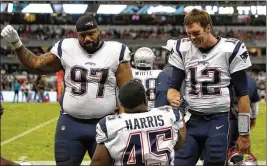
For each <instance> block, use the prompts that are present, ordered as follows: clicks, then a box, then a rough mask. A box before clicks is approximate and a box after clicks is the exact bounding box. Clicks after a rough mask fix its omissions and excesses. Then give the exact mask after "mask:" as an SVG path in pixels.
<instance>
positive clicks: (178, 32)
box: [18, 25, 266, 41]
mask: <svg viewBox="0 0 267 166" xmlns="http://www.w3.org/2000/svg"><path fill="white" fill-rule="evenodd" d="M18 33H19V36H20V37H21V38H28V39H40V40H48V39H57V40H58V39H61V38H72V37H74V38H75V37H77V34H76V33H75V29H74V26H73V28H64V27H62V26H51V25H34V27H33V26H32V25H19V28H18ZM101 33H102V35H103V36H102V37H103V38H104V39H130V40H135V39H160V40H168V39H170V38H173V37H177V38H183V37H186V32H185V29H184V28H183V27H180V26H171V25H169V26H167V25H161V26H157V27H156V28H146V27H141V28H133V27H129V28H125V29H124V30H123V31H119V30H117V29H115V28H108V29H106V30H102V31H101ZM214 34H215V35H216V36H221V37H226V38H238V39H240V40H243V41H247V40H266V31H260V30H257V31H252V30H249V29H247V30H236V29H231V28H227V27H225V30H223V31H222V30H214Z"/></svg>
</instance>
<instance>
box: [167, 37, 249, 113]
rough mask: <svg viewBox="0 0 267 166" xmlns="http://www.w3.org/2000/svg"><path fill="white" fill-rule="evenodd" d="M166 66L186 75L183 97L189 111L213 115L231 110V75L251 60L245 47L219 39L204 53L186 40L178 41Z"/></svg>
mask: <svg viewBox="0 0 267 166" xmlns="http://www.w3.org/2000/svg"><path fill="white" fill-rule="evenodd" d="M173 51H174V52H173V53H172V54H171V56H170V58H169V63H170V64H171V65H173V66H175V67H177V68H179V69H181V70H184V71H185V73H186V78H185V83H186V89H185V98H186V100H187V102H188V103H189V107H190V109H192V110H195V111H200V112H205V113H214V112H228V111H229V109H230V94H229V87H228V86H229V84H230V80H231V77H230V74H232V73H234V72H236V71H240V70H243V69H246V68H248V67H249V66H251V61H250V58H249V54H248V51H247V48H246V46H245V44H244V43H243V42H241V41H239V40H237V39H232V38H230V39H229V38H220V40H219V41H218V43H217V44H216V46H215V47H214V48H213V49H212V50H211V51H210V52H209V53H207V54H205V53H201V52H200V51H199V49H198V48H197V47H195V46H194V45H193V44H192V42H191V41H190V40H189V39H188V38H183V39H181V40H178V41H177V43H176V45H175V46H174V47H173Z"/></svg>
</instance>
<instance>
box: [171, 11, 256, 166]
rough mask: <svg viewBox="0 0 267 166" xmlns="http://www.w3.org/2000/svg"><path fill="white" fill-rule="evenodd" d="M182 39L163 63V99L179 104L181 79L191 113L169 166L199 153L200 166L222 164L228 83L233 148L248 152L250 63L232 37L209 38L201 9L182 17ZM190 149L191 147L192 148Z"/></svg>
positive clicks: (208, 23)
mask: <svg viewBox="0 0 267 166" xmlns="http://www.w3.org/2000/svg"><path fill="white" fill-rule="evenodd" d="M184 25H185V28H186V32H187V35H188V38H183V39H180V40H177V42H176V45H175V46H174V47H173V51H174V52H173V54H172V55H171V56H170V58H169V64H171V65H172V66H173V71H172V77H171V83H170V89H169V90H168V94H167V98H168V101H169V102H170V104H171V105H172V106H173V107H178V106H179V104H180V93H179V90H180V87H181V84H182V81H183V80H185V83H186V89H185V99H186V101H187V102H188V103H189V112H190V113H191V114H192V115H191V118H190V119H189V121H188V122H187V138H186V142H185V144H184V146H183V147H182V148H181V149H179V150H178V152H177V153H176V159H175V165H195V164H196V162H197V161H198V159H199V156H200V154H201V153H202V151H203V159H204V165H218V166H219V165H225V164H226V163H227V160H226V158H227V146H228V136H229V127H230V125H229V111H230V93H229V92H230V90H229V85H230V81H231V82H232V84H233V85H234V87H235V91H236V94H237V96H238V100H239V101H238V111H239V115H238V125H239V126H238V132H239V137H238V140H237V143H236V147H237V149H238V151H239V152H240V153H241V154H249V150H250V137H249V133H250V128H249V121H250V109H249V103H250V102H249V97H248V84H247V76H246V71H245V70H246V68H248V67H249V66H251V62H250V58H249V54H248V51H247V49H246V46H245V44H244V43H243V42H242V41H240V40H237V39H227V38H220V37H217V38H216V37H214V36H213V35H212V33H211V26H212V21H211V18H210V16H209V14H208V13H207V12H206V11H202V10H198V9H193V10H191V11H190V12H188V13H187V14H186V15H185V18H184ZM192 149H193V150H192Z"/></svg>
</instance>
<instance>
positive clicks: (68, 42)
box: [1, 15, 132, 165]
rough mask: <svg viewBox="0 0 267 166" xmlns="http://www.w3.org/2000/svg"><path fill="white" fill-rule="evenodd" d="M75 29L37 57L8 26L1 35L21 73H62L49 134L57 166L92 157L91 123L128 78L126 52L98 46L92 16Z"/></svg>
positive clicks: (109, 109) (115, 45) (108, 110)
mask: <svg viewBox="0 0 267 166" xmlns="http://www.w3.org/2000/svg"><path fill="white" fill-rule="evenodd" d="M76 30H77V36H78V37H77V38H68V39H63V40H60V41H59V42H57V43H56V44H55V45H54V46H53V48H52V49H51V50H50V52H49V53H46V54H44V55H41V56H36V55H34V54H33V53H32V52H31V51H29V50H28V49H27V48H26V47H25V46H24V45H23V44H22V42H21V40H20V38H19V36H18V33H17V31H16V30H15V29H14V28H13V27H12V26H10V25H8V26H6V27H5V28H4V29H3V30H2V32H1V36H2V37H3V38H4V39H5V40H6V41H8V42H9V43H11V44H12V45H13V46H14V47H15V52H16V54H17V56H18V58H19V60H20V62H21V63H22V65H23V66H24V67H25V68H26V69H27V70H29V71H31V72H33V73H36V74H39V75H42V74H48V73H55V72H57V71H59V70H61V69H64V92H63V95H62V98H61V100H60V106H61V114H60V116H59V119H58V123H57V129H56V134H55V160H56V163H57V165H80V163H81V162H82V160H83V158H84V154H85V153H86V151H88V153H89V155H90V157H92V156H93V153H94V151H95V146H96V142H95V129H96V124H97V122H98V121H99V120H100V119H101V118H103V117H104V116H106V115H109V114H112V113H113V111H114V110H115V108H116V107H117V100H116V99H117V98H116V89H117V86H118V87H121V86H122V85H123V84H124V83H125V82H127V81H129V80H131V79H132V71H131V66H130V63H129V61H130V51H129V49H128V47H127V46H125V45H124V44H122V43H119V42H106V41H102V40H101V34H100V30H99V28H98V26H97V22H96V20H95V18H94V16H92V15H84V16H81V17H80V18H79V19H78V20H77V22H76Z"/></svg>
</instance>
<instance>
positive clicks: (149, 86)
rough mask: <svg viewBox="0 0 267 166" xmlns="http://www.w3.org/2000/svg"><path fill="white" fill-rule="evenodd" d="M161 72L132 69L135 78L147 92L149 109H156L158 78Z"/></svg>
mask: <svg viewBox="0 0 267 166" xmlns="http://www.w3.org/2000/svg"><path fill="white" fill-rule="evenodd" d="M160 72H161V70H138V69H134V68H132V73H133V78H134V79H137V80H139V81H140V82H141V83H142V84H143V86H144V87H145V90H146V96H147V101H148V103H147V104H148V108H149V109H151V108H154V105H155V99H156V87H157V77H158V75H159V73H160Z"/></svg>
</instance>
